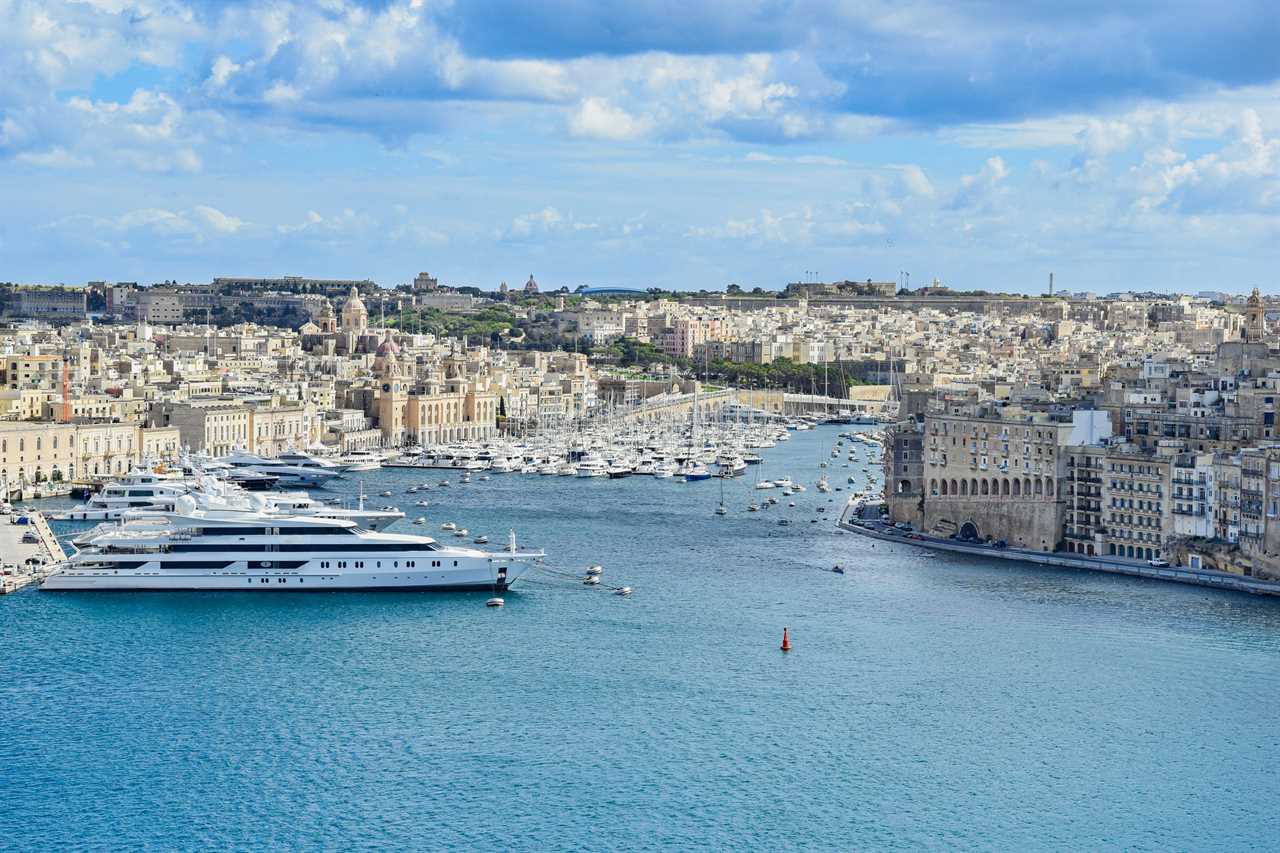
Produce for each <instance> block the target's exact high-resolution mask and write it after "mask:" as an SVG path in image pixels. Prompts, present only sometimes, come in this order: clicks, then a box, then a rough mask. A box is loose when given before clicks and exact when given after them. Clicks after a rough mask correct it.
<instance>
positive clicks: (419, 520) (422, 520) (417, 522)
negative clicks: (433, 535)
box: [413, 515, 427, 524]
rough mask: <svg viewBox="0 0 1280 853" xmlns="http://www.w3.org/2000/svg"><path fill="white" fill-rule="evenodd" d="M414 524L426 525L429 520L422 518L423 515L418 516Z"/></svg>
mask: <svg viewBox="0 0 1280 853" xmlns="http://www.w3.org/2000/svg"><path fill="white" fill-rule="evenodd" d="M413 523H414V524H426V523H427V519H426V518H425V517H424V516H421V515H420V516H418V517H417V518H415V519H414V520H413Z"/></svg>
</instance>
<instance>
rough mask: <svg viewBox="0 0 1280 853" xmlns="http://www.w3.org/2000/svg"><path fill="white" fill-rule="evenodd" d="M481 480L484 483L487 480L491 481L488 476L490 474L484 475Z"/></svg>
mask: <svg viewBox="0 0 1280 853" xmlns="http://www.w3.org/2000/svg"><path fill="white" fill-rule="evenodd" d="M480 479H481V480H482V481H483V480H487V479H489V475H488V474H485V475H484V476H483V477H481V478H480Z"/></svg>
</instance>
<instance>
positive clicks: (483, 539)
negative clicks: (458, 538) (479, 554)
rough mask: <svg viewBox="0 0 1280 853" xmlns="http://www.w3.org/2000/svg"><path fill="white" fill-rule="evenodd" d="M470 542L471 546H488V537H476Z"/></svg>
mask: <svg viewBox="0 0 1280 853" xmlns="http://www.w3.org/2000/svg"><path fill="white" fill-rule="evenodd" d="M471 542H472V543H473V544H475V545H488V544H489V537H488V536H477V537H476V538H475V539H472V540H471Z"/></svg>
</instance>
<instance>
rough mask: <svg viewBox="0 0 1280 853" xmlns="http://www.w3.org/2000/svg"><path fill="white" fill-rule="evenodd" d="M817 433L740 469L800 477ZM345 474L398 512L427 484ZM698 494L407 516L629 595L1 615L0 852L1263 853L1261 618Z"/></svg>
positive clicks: (574, 497) (540, 481) (36, 608)
mask: <svg viewBox="0 0 1280 853" xmlns="http://www.w3.org/2000/svg"><path fill="white" fill-rule="evenodd" d="M836 432H837V430H835V429H830V428H828V429H825V430H820V431H818V434H815V433H804V434H797V435H796V436H795V438H794V439H793V440H792V441H791V442H788V443H787V444H786V445H780V446H779V447H778V448H777V449H775V450H771V451H768V460H769V461H768V465H767V467H766V472H767V473H768V474H769V475H770V476H781V475H782V474H784V473H789V474H791V475H792V476H793V477H795V478H796V479H798V480H799V479H804V480H805V481H806V482H810V483H811V482H812V481H813V480H814V479H815V478H816V476H817V473H818V469H817V462H818V461H819V459H825V458H827V457H826V453H827V451H828V450H829V448H830V446H831V442H832V441H833V440H834V436H835V433H836ZM850 473H854V474H855V475H858V474H859V473H860V466H856V467H854V468H851V469H848V470H845V469H842V468H839V467H835V468H833V469H831V470H830V474H831V476H832V482H833V483H834V482H836V479H837V477H838V478H839V479H840V480H843V479H844V477H845V476H847V475H848V474H850ZM364 476H366V477H367V480H366V488H367V489H368V490H370V491H374V492H375V493H376V491H379V490H381V489H384V488H392V489H394V490H395V491H396V494H397V497H396V498H395V500H396V501H397V502H400V503H402V504H403V505H404V506H405V508H406V511H408V512H409V513H410V514H411V515H414V514H419V513H420V512H421V511H419V510H416V509H415V508H413V507H412V506H411V504H412V502H413V500H415V499H417V497H418V496H416V495H415V496H410V495H404V494H403V490H404V488H405V487H406V486H407V485H409V484H411V483H415V482H421V481H423V480H426V479H430V480H433V481H434V480H438V479H440V476H439V475H437V476H431V477H428V476H424V475H423V474H422V473H420V472H419V473H416V474H414V473H411V472H395V471H383V472H376V473H373V474H369V475H364ZM718 496H719V484H718V483H717V482H715V481H710V482H705V483H697V484H681V483H675V482H671V481H656V480H652V479H650V478H644V479H642V480H641V479H633V480H627V481H607V480H603V481H602V480H590V481H587V480H578V479H563V478H558V477H556V478H552V477H525V476H520V475H496V476H494V477H493V478H492V479H491V480H490V481H488V482H480V481H476V482H474V483H472V484H471V485H468V486H457V485H455V486H452V487H450V488H449V489H447V490H441V489H433V490H432V491H431V492H430V493H428V495H427V496H426V497H427V498H428V499H429V500H431V501H432V504H433V505H432V507H431V508H429V509H428V510H427V511H426V512H427V514H428V517H429V518H430V519H431V521H432V527H431V528H429V529H430V530H435V529H438V523H439V522H440V521H444V520H452V521H455V522H458V523H459V524H462V525H465V526H467V527H469V528H470V529H471V531H472V533H473V534H476V533H486V534H488V535H489V536H490V537H491V538H492V539H493V540H494V541H495V542H501V541H503V539H504V538H505V533H506V529H507V528H508V527H515V528H516V530H517V531H518V532H519V533H520V535H521V542H522V544H529V545H534V544H538V545H542V546H544V547H545V548H546V549H547V551H548V553H549V554H550V555H551V556H552V557H553V558H554V561H555V562H556V563H557V564H559V565H562V566H568V567H574V568H581V567H585V566H586V565H587V564H589V563H593V562H600V563H602V564H604V565H605V567H606V572H605V580H606V581H607V582H610V583H614V584H621V583H626V584H629V585H631V586H633V587H634V588H635V594H634V595H633V596H632V597H631V598H629V599H623V598H619V597H616V596H613V595H610V594H609V593H608V592H607V591H606V590H603V589H588V588H585V587H583V586H581V585H579V584H577V583H572V582H568V581H565V580H563V579H560V578H556V577H551V576H548V577H543V578H541V579H539V580H538V581H537V582H531V583H527V584H525V585H523V586H519V587H517V589H516V590H514V591H512V592H510V593H508V595H507V606H506V607H505V608H503V609H501V610H493V609H487V608H485V607H484V599H485V598H486V597H487V596H486V595H484V594H475V595H472V594H424V593H413V594H399V593H380V594H359V593H335V594H274V595H265V594H254V593H226V594H177V593H175V594H140V595H130V594H113V595H92V594H68V593H64V594H49V593H40V592H37V591H34V590H28V591H25V592H22V593H20V594H17V595H13V596H8V597H3V598H0V649H2V650H3V653H2V654H0V708H3V720H4V723H5V731H4V737H3V738H2V739H0V783H2V785H3V801H4V805H5V808H4V809H2V810H0V849H12V850H38V849H41V850H73V849H129V848H131V849H136V848H149V849H154V850H170V849H190V848H200V849H205V848H218V849H260V848H291V849H303V848H305V849H315V848H332V849H347V848H359V847H393V848H399V849H422V848H435V849H466V850H552V849H590V850H597V849H653V850H656V849H690V848H693V847H695V846H704V847H712V848H717V849H724V848H731V849H762V850H777V849H840V850H848V849H893V848H920V847H929V848H935V849H971V850H977V849H983V850H985V849H1005V850H1009V849H1017V850H1031V849H1066V848H1075V849H1082V848H1083V849H1120V848H1124V849H1143V850H1166V849H1250V848H1253V849H1274V846H1275V843H1276V833H1277V831H1278V830H1280V818H1277V812H1276V809H1275V808H1274V805H1273V804H1272V802H1271V799H1272V797H1271V791H1272V789H1273V788H1274V783H1275V778H1276V777H1275V773H1276V769H1275V768H1276V766H1277V759H1280V735H1278V734H1277V728H1276V726H1275V722H1274V717H1275V708H1276V706H1277V701H1278V700H1280V639H1278V638H1280V602H1277V601H1271V600H1257V599H1253V598H1250V597H1247V596H1243V595H1238V594H1228V593H1222V592H1216V591H1211V590H1201V589H1196V588H1190V587H1181V586H1176V585H1163V584H1158V583H1154V582H1150V581H1142V580H1137V579H1132V578H1120V577H1109V576H1093V575H1087V574H1076V573H1071V572H1067V571H1058V570H1052V569H1041V568H1031V567H1028V568H1026V569H1020V568H1015V567H1011V566H1010V565H1009V564H1003V563H1000V564H990V563H986V562H983V561H982V560H979V559H974V558H961V557H939V558H937V559H926V558H924V557H922V555H921V553H920V552H918V551H916V550H911V549H908V548H907V547H906V546H901V545H893V544H886V543H873V542H871V541H869V540H865V539H861V538H858V537H854V536H852V535H838V534H837V533H836V532H835V531H834V529H833V525H832V524H831V523H830V522H823V523H820V524H810V523H809V519H810V518H814V517H816V513H815V512H814V507H815V506H817V505H818V504H819V503H822V504H823V505H826V498H825V496H821V495H819V494H818V493H817V492H815V491H814V490H813V489H812V488H810V490H809V491H808V492H806V493H804V494H802V495H797V496H796V497H795V500H796V501H797V503H798V504H799V506H797V507H796V508H794V509H786V508H777V507H775V508H773V509H770V510H769V511H768V512H765V513H747V512H745V511H744V508H745V505H746V503H748V502H749V501H750V500H751V499H753V498H755V497H758V496H759V495H758V493H753V492H750V491H749V490H748V488H747V487H746V484H744V483H735V484H733V485H732V486H731V487H730V488H729V490H728V496H727V501H728V503H729V504H730V506H731V507H732V508H733V509H734V513H733V514H731V515H730V516H728V517H725V518H719V517H716V516H714V515H713V514H712V510H713V509H714V506H715V504H716V501H717V500H718ZM834 497H835V498H836V500H835V501H834V502H832V503H831V504H830V506H831V507H832V510H831V513H830V514H832V515H834V512H835V507H837V506H838V505H839V504H840V502H841V500H842V499H843V497H844V493H838V494H836V495H834ZM388 500H391V499H376V502H379V503H385V502H387V501H388ZM784 503H785V501H784ZM784 514H785V515H788V516H789V517H791V518H794V519H796V523H795V524H793V525H791V526H789V527H780V526H778V525H777V524H776V521H777V519H778V518H779V517H780V516H782V515H784ZM835 562H840V563H843V564H845V565H847V566H849V567H850V568H849V572H848V573H847V574H845V575H843V576H841V575H835V574H832V573H831V572H830V571H823V570H822V569H829V568H830V566H831V565H832V564H833V563H835ZM784 625H786V626H789V627H790V629H791V636H792V640H793V643H794V645H795V649H794V651H792V652H791V653H790V654H787V655H783V654H781V653H780V652H779V651H778V644H779V641H780V640H781V634H782V627H783V626H784Z"/></svg>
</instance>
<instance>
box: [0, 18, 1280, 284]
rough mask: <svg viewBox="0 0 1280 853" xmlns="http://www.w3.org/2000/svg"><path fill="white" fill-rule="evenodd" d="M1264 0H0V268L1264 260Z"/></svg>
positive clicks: (569, 277) (1088, 272)
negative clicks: (1011, 0) (541, 0)
mask: <svg viewBox="0 0 1280 853" xmlns="http://www.w3.org/2000/svg"><path fill="white" fill-rule="evenodd" d="M1277 43H1280V13H1277V12H1276V10H1275V7H1274V5H1273V4H1272V3H1269V2H1225V3H1217V4H1205V3H1179V2H1172V3H1170V2H1159V3H1157V2H1133V3H1111V2H1108V3H1103V2H1094V0H1083V2H1078V3H1068V4H1063V3H1059V2H1047V0H1029V2H1021V3H1006V2H994V1H992V2H984V0H968V2H964V0H952V2H940V0H925V2H910V0H906V1H905V2H874V1H873V0H866V1H865V2H864V0H833V2H825V3H798V2H787V0H757V2H740V3H729V2H699V3H688V2H679V3H677V2H673V0H651V2H641V0H632V2H613V0H561V2H544V3H529V2H516V0H487V2H481V3H462V2H453V3H450V2H435V0H381V1H380V2H372V3H361V2H354V0H317V2H308V3H302V2H234V0H233V1H232V2H180V1H179V0H90V1H89V2H65V0H38V2H29V1H28V0H0V200H3V201H4V202H5V203H4V204H3V206H0V280H16V281H30V282H53V281H65V282H83V281H86V280H90V279H107V280H138V281H143V282H153V281H158V280H163V279H170V278H176V279H178V280H182V281H187V280H190V281H207V280H209V279H210V278H211V277H213V276H215V275H240V274H255V275H275V274H299V275H312V276H321V277H325V276H327V277H342V278H346V277H372V278H374V279H376V280H378V281H379V282H380V283H382V284H384V285H393V284H396V283H400V282H405V281H408V280H411V279H412V277H413V275H414V274H415V273H417V272H418V271H422V270H426V271H430V272H432V273H433V274H437V275H439V276H440V277H441V279H442V280H443V281H445V282H448V283H451V284H474V285H478V286H482V287H486V288H492V287H495V286H496V285H497V283H498V282H499V281H501V280H506V281H508V282H510V283H512V284H514V283H516V282H519V281H523V280H524V278H525V277H526V276H527V275H528V274H529V273H531V272H532V273H534V274H535V275H536V276H537V278H538V279H539V281H540V282H541V283H542V284H543V285H544V286H550V287H556V286H559V285H561V284H567V285H570V286H576V285H578V284H592V285H623V286H635V287H647V286H662V287H674V288H681V289H697V288H709V289H719V288H723V287H724V286H725V285H726V284H728V283H729V282H738V283H740V284H743V285H744V286H747V287H752V286H757V285H758V286H763V287H767V288H774V287H778V286H780V285H782V284H784V283H785V282H787V281H791V280H801V279H804V278H805V277H806V276H807V275H810V274H811V273H810V271H814V272H816V273H817V275H818V277H819V278H822V279H834V278H855V279H863V278H867V277H873V278H875V279H877V280H896V279H898V278H899V276H900V274H901V273H902V272H903V271H906V272H909V273H910V275H911V282H912V284H913V285H915V284H919V283H924V282H926V281H928V280H929V279H932V278H935V277H936V278H939V279H941V280H943V281H944V282H946V283H948V284H951V285H953V286H955V287H961V288H986V289H991V290H1007V291H1037V290H1040V289H1042V288H1043V287H1044V283H1045V281H1046V279H1047V277H1048V274H1049V273H1050V272H1054V273H1055V274H1056V277H1057V278H1056V280H1057V282H1058V284H1059V286H1060V287H1065V288H1069V289H1080V290H1086V289H1087V290H1096V291H1103V292H1105V291H1109V290H1115V289H1128V288H1135V289H1146V288H1155V289H1169V290H1184V291H1196V290H1204V289H1221V290H1231V291H1243V290H1247V289H1248V288H1251V287H1253V286H1255V285H1257V286H1260V287H1262V288H1263V289H1264V290H1274V288H1273V287H1272V281H1273V271H1274V270H1275V269H1276V267H1277V265H1278V264H1277V262H1278V261H1280V216H1278V214H1280V136H1278V134H1280V97H1278V96H1280V51H1277V50H1276V49H1275V45H1276V44H1277Z"/></svg>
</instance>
